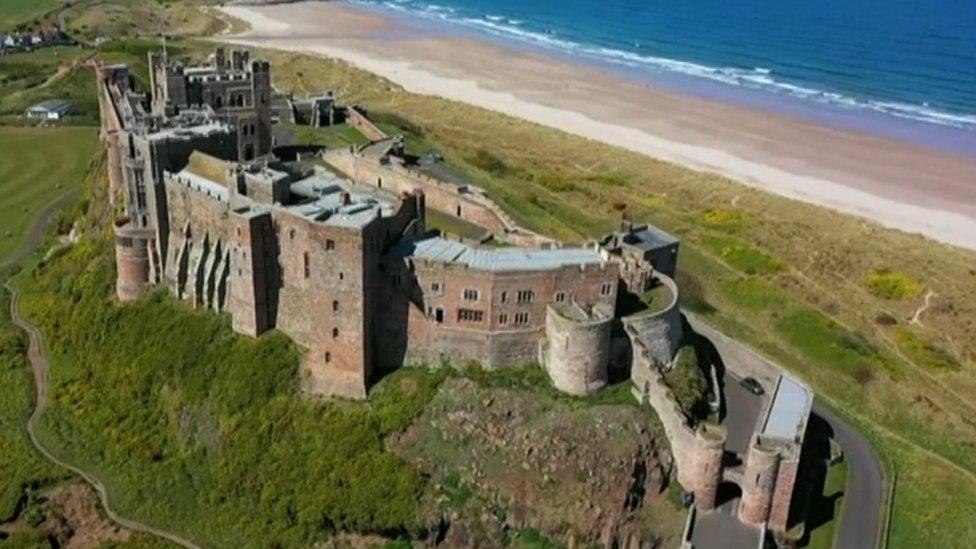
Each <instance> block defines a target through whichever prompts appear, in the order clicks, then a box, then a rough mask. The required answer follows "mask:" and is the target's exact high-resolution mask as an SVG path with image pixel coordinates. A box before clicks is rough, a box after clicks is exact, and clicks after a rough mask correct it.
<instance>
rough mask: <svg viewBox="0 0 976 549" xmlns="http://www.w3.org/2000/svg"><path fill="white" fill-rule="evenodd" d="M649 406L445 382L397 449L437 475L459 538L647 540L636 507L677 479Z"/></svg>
mask: <svg viewBox="0 0 976 549" xmlns="http://www.w3.org/2000/svg"><path fill="white" fill-rule="evenodd" d="M657 436H658V435H656V434H655V433H654V432H653V431H652V429H651V427H650V423H649V421H648V418H647V417H646V416H645V415H644V414H643V413H641V411H640V410H638V409H637V408H634V407H630V406H623V405H614V406H610V405H599V406H587V405H580V404H579V403H578V401H570V400H568V399H567V400H562V399H555V398H551V397H546V396H540V395H538V394H535V393H531V392H526V391H516V390H510V389H497V388H487V387H483V386H481V385H479V384H477V383H475V382H473V381H470V380H466V379H453V380H449V381H446V382H445V383H444V384H443V385H442V387H441V389H440V391H439V393H438V395H437V396H436V397H435V399H434V401H433V402H432V403H431V404H430V405H429V406H428V407H427V408H426V409H425V411H424V413H423V414H422V415H421V416H420V417H419V418H418V419H417V421H416V422H414V424H413V425H412V426H411V427H410V428H408V429H407V430H406V431H405V432H403V433H400V434H398V435H396V436H394V437H393V438H392V439H391V440H390V441H389V445H390V447H391V448H392V449H393V450H394V451H396V452H397V453H398V454H400V455H401V456H403V457H404V458H406V459H407V460H409V461H411V462H413V463H415V464H417V465H418V466H419V467H420V468H421V469H422V470H423V471H424V472H425V473H426V474H429V475H430V476H431V478H432V479H433V480H434V481H435V482H438V483H439V485H438V486H439V487H440V494H439V496H438V502H437V503H438V507H439V508H440V510H441V511H442V512H443V515H444V516H445V517H446V518H445V524H443V525H442V527H441V532H440V533H439V534H438V537H439V538H441V540H442V541H443V542H444V543H445V544H447V545H450V546H492V545H496V544H498V543H497V542H498V541H499V539H504V538H503V537H502V536H504V535H506V534H505V533H506V532H508V531H509V530H514V531H524V530H533V531H536V532H538V533H541V534H542V535H544V536H546V537H548V538H551V539H554V540H561V541H563V542H566V543H567V544H584V545H585V544H591V543H597V544H600V545H603V546H611V545H613V546H647V545H653V544H654V543H655V541H656V539H655V537H654V535H653V533H650V532H644V531H642V529H641V528H640V527H639V524H638V522H639V521H638V517H639V516H640V515H641V512H642V511H644V510H645V507H646V506H648V505H651V504H653V503H652V502H651V500H652V499H654V497H655V496H656V495H658V494H660V493H661V491H662V490H663V488H664V486H665V485H666V483H667V477H668V470H669V468H670V455H669V454H668V453H667V451H666V450H665V451H664V452H659V450H658V440H663V437H662V438H661V439H658V438H657Z"/></svg>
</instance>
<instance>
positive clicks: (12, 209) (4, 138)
mask: <svg viewBox="0 0 976 549" xmlns="http://www.w3.org/2000/svg"><path fill="white" fill-rule="evenodd" d="M97 138H98V133H97V130H95V129H93V128H22V127H9V126H8V127H0V196H2V197H3V199H2V200H0V261H2V259H3V258H4V257H6V256H7V255H9V254H10V253H12V252H14V251H15V250H17V249H19V248H20V247H21V246H22V245H23V244H24V242H25V241H26V239H27V236H28V233H29V231H30V230H31V228H32V226H33V225H34V219H35V217H36V216H37V215H38V213H39V212H40V210H41V208H43V207H44V206H45V205H47V204H48V203H50V202H51V201H53V200H54V199H55V198H57V197H59V196H61V195H63V194H65V193H66V192H68V191H69V190H71V189H78V188H79V187H80V185H81V181H82V180H83V179H84V177H85V174H86V173H87V171H88V165H89V163H90V161H91V158H92V153H93V152H94V150H95V144H96V141H97Z"/></svg>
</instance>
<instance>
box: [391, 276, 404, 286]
mask: <svg viewBox="0 0 976 549" xmlns="http://www.w3.org/2000/svg"><path fill="white" fill-rule="evenodd" d="M402 282H403V280H402V279H401V278H400V273H393V287H394V288H399V287H400V284H401V283H402Z"/></svg>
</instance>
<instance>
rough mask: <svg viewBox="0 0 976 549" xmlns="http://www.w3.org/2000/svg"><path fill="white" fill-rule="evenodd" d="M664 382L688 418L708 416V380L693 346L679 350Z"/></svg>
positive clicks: (666, 373) (686, 346)
mask: <svg viewBox="0 0 976 549" xmlns="http://www.w3.org/2000/svg"><path fill="white" fill-rule="evenodd" d="M664 382H665V383H667V385H668V387H670V388H671V391H672V393H674V398H675V399H676V400H677V401H678V404H679V405H680V406H681V409H682V410H684V412H685V413H686V414H688V417H693V418H699V419H701V418H704V417H706V416H708V379H707V378H706V377H705V372H704V370H703V369H702V367H701V366H700V365H699V363H698V352H697V351H696V350H695V347H694V346H693V345H685V346H684V347H682V348H680V349H678V354H677V355H676V356H675V357H674V365H673V367H672V368H671V369H670V370H668V371H667V372H665V374H664Z"/></svg>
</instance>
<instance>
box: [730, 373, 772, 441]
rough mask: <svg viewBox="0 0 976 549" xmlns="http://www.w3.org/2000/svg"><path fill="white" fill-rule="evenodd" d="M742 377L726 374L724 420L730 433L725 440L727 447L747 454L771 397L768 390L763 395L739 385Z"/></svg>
mask: <svg viewBox="0 0 976 549" xmlns="http://www.w3.org/2000/svg"><path fill="white" fill-rule="evenodd" d="M739 381H740V379H739V378H738V377H736V376H734V375H732V374H731V373H729V372H727V373H726V374H725V388H724V391H723V396H724V398H725V403H726V404H725V406H726V414H725V418H724V419H723V421H722V424H723V425H725V430H726V433H727V435H728V437H727V438H726V442H725V449H726V450H727V451H729V452H735V453H737V454H739V455H742V456H745V454H746V450H748V449H749V441H750V440H752V435H753V433H755V431H756V425H757V424H758V423H759V420H760V414H761V413H762V411H763V408H764V407H765V406H766V400H767V399H768V398H769V393H768V392H767V393H766V394H765V395H763V396H758V395H754V394H752V393H750V392H749V391H747V390H746V389H745V387H743V386H742V385H739Z"/></svg>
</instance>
